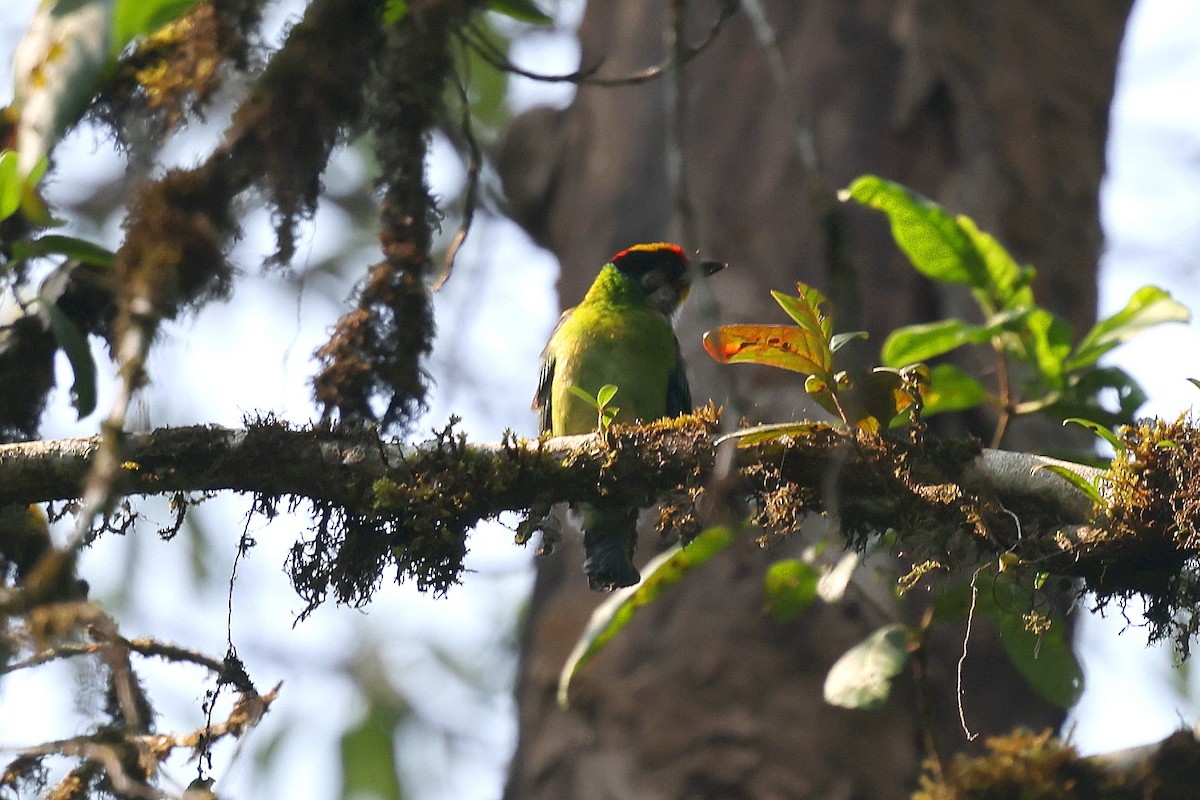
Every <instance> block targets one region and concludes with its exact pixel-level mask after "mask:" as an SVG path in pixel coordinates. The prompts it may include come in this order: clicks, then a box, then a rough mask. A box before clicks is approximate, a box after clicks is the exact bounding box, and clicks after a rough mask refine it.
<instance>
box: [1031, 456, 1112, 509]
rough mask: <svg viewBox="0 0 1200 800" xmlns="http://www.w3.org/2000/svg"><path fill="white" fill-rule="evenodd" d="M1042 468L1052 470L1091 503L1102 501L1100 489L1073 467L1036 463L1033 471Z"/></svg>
mask: <svg viewBox="0 0 1200 800" xmlns="http://www.w3.org/2000/svg"><path fill="white" fill-rule="evenodd" d="M1043 469H1044V470H1047V471H1048V472H1053V473H1054V474H1055V475H1057V476H1058V477H1060V478H1062V479H1063V480H1065V481H1066V482H1067V483H1069V484H1071V485H1072V486H1074V487H1075V488H1076V489H1078V490H1079V491H1080V492H1082V493H1083V494H1085V495H1086V496H1087V497H1088V498H1089V499H1090V500H1091V501H1092V502H1093V503H1103V502H1104V498H1103V497H1101V495H1100V489H1099V488H1098V487H1097V486H1096V485H1095V484H1094V483H1092V482H1091V481H1089V480H1088V479H1087V478H1085V477H1083V476H1082V475H1080V474H1079V473H1078V472H1076V471H1074V470H1073V469H1070V468H1069V467H1064V466H1063V465H1062V464H1038V465H1037V466H1036V467H1034V468H1033V471H1034V472H1038V471H1040V470H1043Z"/></svg>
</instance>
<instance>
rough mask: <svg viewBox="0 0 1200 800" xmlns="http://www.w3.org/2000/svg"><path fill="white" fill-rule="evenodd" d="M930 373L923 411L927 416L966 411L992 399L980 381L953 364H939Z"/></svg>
mask: <svg viewBox="0 0 1200 800" xmlns="http://www.w3.org/2000/svg"><path fill="white" fill-rule="evenodd" d="M929 373H930V375H929V386H928V387H927V388H926V389H925V398H924V399H925V407H924V408H923V409H922V413H924V414H925V415H926V416H928V415H930V414H945V413H947V412H950V411H965V410H966V409H968V408H975V407H976V406H978V405H982V404H984V403H986V402H988V401H989V400H990V399H991V395H990V394H988V390H987V389H985V388H983V385H982V384H981V383H980V382H979V381H977V380H975V378H973V377H971V376H970V375H968V374H967V373H965V372H963V371H962V370H961V369H959V368H958V367H956V366H954V365H953V364H938V365H937V366H935V367H933V368H932V369H930V371H929Z"/></svg>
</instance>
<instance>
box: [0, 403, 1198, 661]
mask: <svg viewBox="0 0 1200 800" xmlns="http://www.w3.org/2000/svg"><path fill="white" fill-rule="evenodd" d="M715 422H716V413H715V411H714V410H712V409H707V410H705V411H702V412H701V413H700V414H698V415H696V416H687V417H682V418H679V419H676V420H664V421H661V422H658V423H654V424H651V425H644V426H614V427H613V428H611V429H609V430H608V431H607V432H606V433H605V434H603V435H589V436H573V437H563V438H557V439H548V440H524V439H518V438H517V437H514V436H509V435H506V436H505V437H504V438H503V439H502V440H501V441H500V442H495V443H487V444H477V443H468V442H467V441H466V439H465V438H464V437H462V436H461V435H459V434H457V433H456V432H455V431H454V430H453V427H452V426H448V427H447V428H446V429H445V430H443V431H441V432H439V433H437V434H436V435H435V437H434V438H433V439H431V440H430V441H427V442H424V443H421V444H415V445H402V444H398V443H396V442H394V441H384V440H381V439H380V438H379V437H378V434H377V433H376V432H374V431H373V430H364V429H357V430H356V431H354V432H348V431H341V430H337V429H331V428H328V427H321V428H307V429H296V428H292V427H289V426H286V425H283V424H280V423H277V422H274V421H270V420H268V421H260V422H253V423H250V424H249V425H248V426H247V427H246V428H244V429H239V430H229V429H225V428H217V427H190V428H169V429H162V430H158V431H154V432H151V433H145V434H134V435H130V436H129V437H128V440H127V442H126V444H127V450H126V461H125V462H124V463H123V464H122V468H121V479H120V491H121V492H123V493H124V494H131V495H132V494H142V495H152V494H165V493H179V492H212V491H236V492H249V493H253V494H254V495H256V505H255V507H256V510H259V511H261V512H264V513H268V514H270V513H272V512H273V511H274V509H275V507H276V506H277V504H278V502H279V501H280V500H281V499H283V498H291V499H301V500H307V501H309V502H311V504H312V514H311V516H312V519H313V520H314V523H313V533H312V536H311V538H310V539H308V540H305V541H301V542H298V543H296V545H295V547H294V548H293V551H292V556H291V559H290V563H289V569H290V570H291V572H292V578H293V582H294V583H295V585H296V588H297V590H298V591H299V592H300V594H301V595H302V596H303V597H304V598H305V599H307V600H308V601H309V603H310V608H311V607H315V605H317V604H319V603H320V602H322V601H323V600H324V599H325V597H326V595H327V593H328V591H330V590H332V591H334V593H335V595H336V597H337V599H338V600H339V601H342V602H350V603H362V602H366V601H367V600H368V599H369V598H370V596H371V594H372V593H373V591H374V589H375V588H376V587H377V586H378V584H379V582H380V580H381V576H382V571H383V569H384V568H385V567H386V566H387V565H388V564H394V565H395V567H396V568H397V570H398V573H399V577H405V576H408V577H414V578H415V579H416V580H417V583H418V585H419V586H421V587H422V588H431V589H433V590H435V591H444V590H446V589H447V588H448V587H449V586H450V585H452V584H453V583H455V582H456V581H457V580H458V577H459V575H460V573H461V570H462V558H463V556H464V555H465V553H466V538H467V534H468V532H469V531H470V530H471V528H473V527H474V526H475V525H476V524H477V523H478V522H480V521H482V520H485V519H491V518H495V517H497V516H498V515H500V514H502V513H504V512H529V518H530V521H529V522H527V523H524V524H523V525H522V527H521V529H520V533H521V534H522V536H524V535H526V534H528V533H529V532H530V531H531V530H533V529H535V528H536V527H537V525H538V522H539V520H540V519H541V518H542V516H543V515H544V514H545V513H546V511H548V509H549V508H550V506H551V505H553V504H554V503H560V502H570V503H578V502H584V501H586V502H593V503H605V502H615V503H622V504H627V505H642V506H647V505H651V504H653V503H655V502H659V501H664V502H665V511H664V513H663V515H662V517H663V519H664V520H665V521H666V523H667V524H668V525H669V527H670V528H671V530H670V531H668V532H670V533H674V534H676V535H680V536H683V537H684V538H685V540H686V538H687V537H688V536H689V535H691V534H692V533H694V532H695V531H696V530H699V528H700V527H701V526H702V525H704V524H705V523H706V520H707V513H708V507H709V506H711V505H712V504H711V503H709V501H708V500H706V499H705V498H706V494H707V492H706V487H707V485H708V483H709V482H710V479H711V478H712V476H713V472H714V464H715V463H716V460H717V459H716V452H717V447H716V445H715V444H714V441H713V438H712V429H713V427H714V425H715ZM1178 425H1180V423H1177V427H1175V428H1171V429H1169V430H1168V429H1167V428H1164V427H1163V425H1159V426H1158V427H1154V428H1147V429H1146V432H1145V438H1144V442H1142V443H1134V444H1135V445H1136V446H1131V451H1130V452H1131V453H1132V455H1123V456H1121V457H1119V458H1118V459H1117V462H1116V463H1117V467H1118V468H1114V470H1113V471H1111V472H1107V473H1105V472H1102V471H1100V470H1096V469H1094V468H1091V467H1085V466H1081V465H1077V464H1070V463H1068V462H1057V461H1053V460H1051V459H1046V458H1043V457H1040V456H1035V455H1028V454H1023V453H1013V452H1006V451H998V450H980V449H979V448H978V446H977V445H975V444H972V443H969V442H966V443H964V442H952V441H947V442H943V441H938V440H936V439H933V438H932V437H929V438H927V439H923V440H919V441H916V442H911V441H905V440H897V439H889V438H882V437H878V436H873V435H869V434H865V433H862V432H856V433H853V434H851V433H846V432H844V431H838V430H836V429H834V428H832V427H829V426H825V425H820V424H813V425H811V426H807V427H806V429H805V433H804V434H803V435H798V436H795V437H783V438H778V439H773V440H771V441H768V442H765V443H762V444H758V445H755V446H753V447H747V448H743V449H739V450H737V452H736V454H735V463H736V473H737V474H736V476H735V478H736V480H735V481H734V483H733V484H732V485H733V487H734V488H733V490H732V491H731V492H730V493H729V496H730V497H734V498H736V500H737V502H741V501H742V499H743V498H744V499H745V500H746V501H747V512H746V513H747V515H748V516H749V517H750V518H751V520H752V521H753V522H754V523H755V524H757V525H758V526H760V527H761V529H762V535H761V539H762V540H763V541H764V542H765V541H767V540H769V539H771V538H773V537H777V536H783V535H786V534H789V533H792V532H794V531H796V530H798V529H799V527H800V524H801V523H802V521H803V519H804V518H805V517H807V516H808V515H809V514H811V513H814V512H816V513H826V512H828V513H829V514H830V516H831V517H832V518H833V519H835V520H836V522H837V525H838V526H839V528H840V530H841V533H842V534H843V535H844V536H845V538H846V541H847V543H848V545H849V546H852V547H859V548H861V547H865V546H866V545H867V543H868V541H870V540H871V539H872V538H873V537H874V536H876V535H877V534H878V533H879V532H881V531H893V532H894V534H893V535H894V537H895V538H896V540H897V541H898V543H899V544H898V546H899V547H900V548H901V550H902V551H903V554H904V556H905V557H906V558H907V559H908V560H909V561H910V562H911V563H912V564H913V565H914V571H913V574H912V575H910V576H909V578H910V580H909V583H915V582H916V581H918V580H920V579H922V577H923V576H926V575H936V574H943V575H953V574H960V575H961V574H964V571H968V572H969V571H971V570H975V569H977V568H978V566H979V565H980V564H986V563H989V562H991V563H996V564H1001V565H1002V566H1003V568H1004V569H1006V570H1008V569H1020V568H1027V569H1028V570H1029V571H1030V572H1031V573H1032V572H1034V571H1036V572H1038V573H1044V574H1050V575H1063V576H1068V577H1070V578H1077V579H1082V580H1083V584H1084V587H1085V588H1086V589H1087V590H1089V591H1092V592H1094V593H1095V594H1096V597H1097V598H1098V600H1099V602H1101V603H1105V602H1107V601H1109V600H1111V599H1117V600H1119V601H1120V600H1124V599H1126V598H1128V597H1130V596H1132V595H1134V594H1142V595H1144V596H1145V597H1146V599H1147V604H1148V607H1149V608H1150V611H1149V612H1148V613H1147V618H1148V620H1149V621H1150V622H1151V635H1152V637H1158V636H1164V635H1167V634H1168V633H1172V634H1176V635H1178V634H1181V633H1183V632H1187V631H1191V629H1192V627H1193V623H1191V622H1190V621H1189V622H1180V621H1176V620H1175V613H1174V612H1175V611H1177V610H1179V609H1180V608H1187V607H1190V605H1188V604H1190V603H1192V601H1193V600H1196V599H1197V598H1195V597H1193V595H1194V594H1196V592H1197V591H1200V590H1197V589H1196V588H1195V587H1196V585H1197V582H1196V581H1194V580H1191V579H1190V578H1189V576H1190V575H1191V574H1192V573H1193V572H1194V571H1195V570H1196V565H1197V561H1198V560H1200V559H1198V556H1197V550H1198V548H1200V534H1198V533H1197V531H1198V530H1200V522H1198V520H1200V513H1197V509H1198V508H1200V503H1197V502H1195V501H1193V500H1191V499H1190V495H1189V494H1188V492H1189V491H1191V481H1190V480H1189V479H1187V478H1186V476H1187V475H1190V474H1191V473H1190V472H1189V470H1190V467H1189V466H1188V465H1189V464H1190V459H1191V458H1192V453H1193V452H1195V451H1197V450H1198V449H1200V446H1198V444H1197V440H1200V437H1198V436H1196V435H1195V433H1194V431H1193V429H1191V428H1190V427H1187V426H1183V427H1178ZM1164 441H1170V442H1171V443H1172V444H1171V446H1170V447H1163V446H1161V445H1162V442H1164ZM1142 444H1145V446H1141V445H1142ZM100 447H101V440H100V439H99V438H98V437H92V438H86V439H64V440H58V441H47V442H31V443H22V444H11V445H4V446H0V505H2V504H9V503H30V502H39V501H47V500H56V499H59V500H60V499H68V498H73V497H76V496H77V495H78V493H79V491H80V490H79V487H80V485H81V481H82V480H83V478H84V476H85V475H86V473H87V469H88V464H89V461H90V459H91V458H92V457H93V456H94V454H95V453H96V452H97V449H98V448H100ZM1139 447H1140V449H1138V448H1139ZM1154 458H1157V459H1159V460H1160V462H1153V461H1149V460H1148V459H1154ZM1051 464H1057V465H1058V466H1061V467H1066V468H1068V469H1070V470H1071V471H1073V472H1074V473H1075V474H1077V475H1079V476H1081V477H1082V478H1083V479H1084V480H1085V481H1088V482H1090V483H1092V484H1093V485H1096V486H1099V487H1101V488H1102V490H1103V491H1104V492H1105V501H1104V502H1103V503H1101V504H1100V505H1099V506H1096V507H1094V506H1093V503H1092V502H1091V500H1090V499H1089V498H1087V497H1086V496H1085V495H1083V494H1082V493H1081V492H1080V491H1079V490H1078V489H1077V488H1075V487H1074V486H1072V485H1071V483H1070V482H1068V481H1067V480H1064V479H1063V478H1062V477H1060V476H1059V475H1056V474H1054V473H1053V472H1051V471H1049V470H1045V469H1042V468H1043V467H1045V466H1047V465H1051ZM1122 465H1126V466H1122ZM1179 476H1184V479H1182V480H1181V479H1180V477H1179ZM726 483H728V482H726ZM664 499H665V500H664ZM1152 512H1156V513H1157V516H1153V515H1152ZM1189 619H1190V618H1189Z"/></svg>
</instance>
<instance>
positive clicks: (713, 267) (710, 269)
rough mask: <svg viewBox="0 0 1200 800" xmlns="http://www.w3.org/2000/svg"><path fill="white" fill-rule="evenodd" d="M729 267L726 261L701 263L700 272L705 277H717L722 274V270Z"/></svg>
mask: <svg viewBox="0 0 1200 800" xmlns="http://www.w3.org/2000/svg"><path fill="white" fill-rule="evenodd" d="M728 266H729V265H728V264H726V263H725V262H724V261H701V262H700V271H701V272H702V273H704V277H706V278H708V277H710V276H712V275H716V274H717V273H718V272H720V271H721V270H723V269H725V268H726V267H728Z"/></svg>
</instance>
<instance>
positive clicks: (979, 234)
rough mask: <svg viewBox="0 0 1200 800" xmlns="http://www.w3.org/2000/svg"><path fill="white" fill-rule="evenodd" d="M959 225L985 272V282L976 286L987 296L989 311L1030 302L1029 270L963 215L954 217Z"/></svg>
mask: <svg viewBox="0 0 1200 800" xmlns="http://www.w3.org/2000/svg"><path fill="white" fill-rule="evenodd" d="M955 221H956V222H958V226H959V228H961V229H962V231H963V233H965V234H966V236H967V238H968V239H970V240H971V243H972V245H973V246H974V248H975V250H976V252H978V253H979V258H980V260H981V261H982V262H983V267H984V270H985V271H986V273H987V285H986V286H977V287H976V288H977V289H979V290H980V291H982V292H983V294H984V296H985V298H986V299H987V301H988V303H987V305H988V306H990V307H991V308H990V309H989V310H992V311H998V310H1000V309H1005V308H1014V307H1017V306H1020V305H1030V304H1032V303H1033V293H1032V292H1030V291H1029V290H1028V286H1029V282H1030V281H1031V280H1032V279H1033V270H1032V269H1028V268H1026V269H1022V268H1021V267H1020V266H1018V265H1017V262H1016V261H1015V260H1013V257H1012V255H1010V254H1009V252H1008V251H1007V250H1006V249H1004V245H1002V244H1000V242H998V241H996V238H995V237H994V236H992V235H991V234H990V233H987V232H985V231H981V230H979V228H978V226H976V225H975V221H974V220H973V219H971V218H970V217H968V216H966V215H965V214H960V215H958V217H956V218H955Z"/></svg>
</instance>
